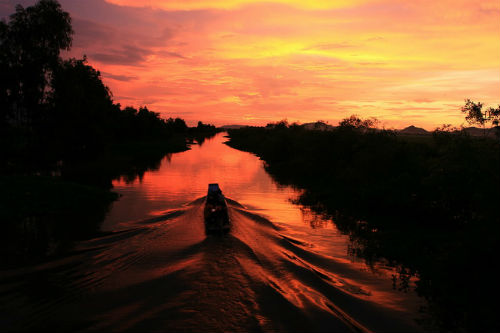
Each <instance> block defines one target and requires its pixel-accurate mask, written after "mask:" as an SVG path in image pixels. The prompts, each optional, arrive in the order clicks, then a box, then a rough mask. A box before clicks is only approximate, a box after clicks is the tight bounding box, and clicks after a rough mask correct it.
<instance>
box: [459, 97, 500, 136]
mask: <svg viewBox="0 0 500 333" xmlns="http://www.w3.org/2000/svg"><path fill="white" fill-rule="evenodd" d="M461 110H462V112H463V113H465V120H467V122H468V123H469V124H471V125H473V124H477V125H480V126H482V127H483V130H484V132H485V134H486V128H485V126H486V124H488V123H491V126H495V127H497V128H498V125H499V123H500V105H499V106H498V108H496V109H494V108H492V107H490V108H489V109H488V110H486V111H485V112H484V113H483V111H482V110H483V103H481V102H478V103H475V102H473V101H471V100H470V99H466V100H465V105H464V106H462V109H461Z"/></svg>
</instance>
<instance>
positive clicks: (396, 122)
mask: <svg viewBox="0 0 500 333" xmlns="http://www.w3.org/2000/svg"><path fill="white" fill-rule="evenodd" d="M18 2H21V3H22V4H23V5H29V4H32V3H34V1H28V0H25V1H14V0H7V4H8V5H5V4H2V6H1V7H0V11H1V12H0V14H1V15H2V17H5V16H6V15H8V14H9V13H11V12H12V11H13V10H14V5H15V4H16V3H18ZM61 4H62V6H63V8H64V9H65V10H67V11H69V12H70V13H71V15H72V18H73V25H74V30H75V36H74V47H73V49H72V51H71V52H70V53H69V54H68V56H76V57H81V56H82V55H83V54H86V55H87V56H88V58H89V61H90V63H91V64H92V65H93V66H95V67H96V68H98V69H99V70H101V72H102V73H103V77H104V80H105V82H106V84H108V85H109V86H110V88H111V90H112V91H113V93H114V96H115V97H114V98H115V100H116V101H117V102H120V103H122V104H123V105H129V104H132V105H135V106H139V105H143V104H148V107H150V109H153V110H155V111H159V112H161V113H162V114H163V115H164V116H166V117H168V116H181V117H184V118H185V119H186V120H188V122H190V123H191V124H192V123H194V122H195V121H197V120H202V121H207V122H212V123H216V124H219V125H222V124H226V123H242V122H246V123H250V124H265V123H266V122H268V121H275V120H279V119H282V118H288V120H289V121H301V122H309V121H315V120H318V119H323V120H327V121H330V122H332V123H336V122H337V121H338V120H339V119H342V118H344V117H346V116H349V115H350V114H353V113H355V114H358V115H360V116H363V117H370V116H375V117H378V118H379V119H381V121H382V123H384V124H385V125H387V126H395V127H401V126H405V125H408V124H409V122H413V123H414V124H415V125H419V126H423V127H426V128H429V129H432V128H433V127H436V126H439V125H440V124H442V123H453V124H457V125H458V124H460V123H461V122H462V121H463V117H462V115H461V113H460V110H459V108H460V106H461V105H462V104H463V100H464V99H465V98H472V99H475V100H481V101H483V102H485V103H486V104H492V105H495V104H498V103H499V102H500V58H499V57H498V54H500V35H499V34H498V31H500V20H498V17H500V3H498V1H481V2H477V1H472V0H455V1H451V0H443V1H431V0H419V1H413V2H409V1H396V0H373V1H371V0H370V1H362V0H360V1H311V2H304V1H245V0H236V1H198V0H193V1H183V2H178V1H155V0H151V1H133V0H109V1H104V0H88V1H78V0H62V1H61ZM9 6H10V9H9ZM119 96H127V97H126V98H123V99H121V98H120V97H119Z"/></svg>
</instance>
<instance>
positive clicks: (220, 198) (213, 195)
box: [204, 184, 231, 234]
mask: <svg viewBox="0 0 500 333" xmlns="http://www.w3.org/2000/svg"><path fill="white" fill-rule="evenodd" d="M204 218H205V231H206V233H207V234H209V233H226V232H228V231H229V229H230V228H231V223H230V221H229V214H228V211H227V203H226V198H225V197H224V195H223V194H222V191H221V189H220V187H219V184H208V193H207V198H206V201H205V210H204Z"/></svg>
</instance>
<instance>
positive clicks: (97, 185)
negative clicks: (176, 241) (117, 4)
mask: <svg viewBox="0 0 500 333" xmlns="http://www.w3.org/2000/svg"><path fill="white" fill-rule="evenodd" d="M72 35H73V29H72V26H71V17H70V15H69V14H68V13H67V12H64V11H63V10H62V8H61V6H60V4H59V3H58V2H57V1H53V0H41V1H38V2H37V3H36V4H35V5H33V6H30V7H27V8H24V7H22V6H20V5H18V6H17V7H16V11H15V13H14V14H12V15H11V16H10V20H9V21H0V50H1V51H0V73H1V75H0V223H1V224H2V233H1V235H2V236H0V251H1V253H2V255H1V256H0V266H5V265H7V266H11V265H19V264H23V263H26V262H32V261H34V260H35V261H36V260H41V259H43V258H45V256H46V255H51V254H58V253H62V252H64V251H65V250H66V249H68V248H70V244H71V241H72V240H75V239H80V238H84V237H89V236H90V235H92V234H93V233H95V232H96V231H97V230H98V226H99V223H100V222H101V221H102V219H103V218H104V216H105V214H106V211H107V209H108V207H109V204H110V202H112V201H113V200H115V199H116V195H114V194H113V193H111V192H110V188H111V187H112V180H113V179H116V178H117V177H120V176H125V178H126V179H128V180H133V179H134V178H135V177H141V176H142V174H144V172H145V171H147V170H150V169H155V168H157V167H158V166H159V163H160V161H161V159H162V157H163V156H165V154H167V153H172V152H178V151H183V150H186V149H188V144H189V143H190V142H193V141H194V140H196V141H197V142H202V141H203V140H204V138H205V137H207V136H211V135H214V134H215V132H216V129H215V127H214V126H212V125H206V124H203V123H201V122H199V123H198V126H197V127H194V128H188V127H187V125H186V123H185V121H184V120H182V119H180V118H175V119H174V118H169V119H162V118H161V117H160V115H159V114H158V113H156V112H153V111H150V110H149V109H148V108H147V107H145V106H144V107H140V108H139V109H136V108H134V107H122V106H121V105H120V104H117V103H115V102H113V98H112V93H111V91H110V90H109V88H108V87H107V86H106V85H105V84H104V83H103V82H102V78H101V74H100V72H99V71H98V70H96V69H95V68H93V67H92V66H90V65H89V64H88V62H87V59H86V58H85V57H84V58H83V59H74V58H71V59H62V58H61V56H60V53H61V51H62V50H69V49H70V47H71V43H72Z"/></svg>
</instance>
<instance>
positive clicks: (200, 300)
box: [0, 198, 419, 332]
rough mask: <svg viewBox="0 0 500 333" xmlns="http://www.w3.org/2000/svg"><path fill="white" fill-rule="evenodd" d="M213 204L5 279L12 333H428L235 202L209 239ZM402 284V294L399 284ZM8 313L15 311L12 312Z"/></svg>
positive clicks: (366, 285)
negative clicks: (226, 227)
mask: <svg viewBox="0 0 500 333" xmlns="http://www.w3.org/2000/svg"><path fill="white" fill-rule="evenodd" d="M203 203H204V200H203V198H200V199H198V200H195V201H194V202H192V203H190V204H188V205H186V206H185V207H183V208H182V209H177V210H171V211H168V212H165V214H162V215H161V216H157V217H155V218H152V219H148V220H143V221H137V222H134V223H131V224H130V225H129V228H127V229H126V230H122V231H119V232H114V233H108V234H104V235H101V236H100V237H98V238H95V239H91V240H88V241H84V242H82V243H81V244H79V245H78V247H77V248H76V249H75V252H74V253H73V254H72V255H70V256H68V257H65V258H63V259H60V260H57V261H54V262H50V263H46V264H43V265H39V266H37V267H30V268H24V269H18V270H12V271H8V272H4V273H5V274H3V275H2V277H0V301H1V304H9V308H5V309H4V308H1V309H0V310H1V312H2V315H1V316H0V320H1V324H2V327H3V328H4V329H7V330H32V329H38V330H39V329H42V328H44V329H45V328H46V329H50V330H56V331H68V330H72V331H74V330H83V331H176V332H179V331H282V332H295V331H308V332H327V331H328V332H351V331H355V332H370V331H417V330H419V328H418V326H416V324H415V323H414V321H413V317H412V314H411V313H410V312H409V311H407V309H406V308H404V307H403V306H401V304H400V303H399V302H398V298H397V295H396V293H395V292H394V291H392V290H391V288H390V286H388V287H387V288H381V287H380V283H375V282H374V279H376V277H374V276H373V274H368V272H366V271H361V270H359V269H358V268H355V267H353V266H352V265H351V264H350V263H349V262H346V261H345V260H341V259H336V258H333V257H328V256H325V255H322V254H320V253H317V252H315V251H314V247H313V246H312V245H311V244H307V243H305V242H303V241H301V240H300V239H296V238H292V237H290V236H287V235H286V230H283V229H281V228H279V227H278V226H276V225H274V224H273V223H272V222H271V221H269V220H267V219H265V218H264V217H262V216H259V215H256V214H254V213H252V212H250V211H248V210H247V209H245V208H244V207H243V206H241V205H240V204H239V203H237V202H235V201H232V200H230V199H227V204H228V212H229V216H230V219H231V223H232V228H231V231H230V232H229V233H228V234H224V235H206V233H205V226H204V222H203V215H204V211H203V210H204V207H203ZM388 285H390V283H388ZM1 307H3V306H1Z"/></svg>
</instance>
